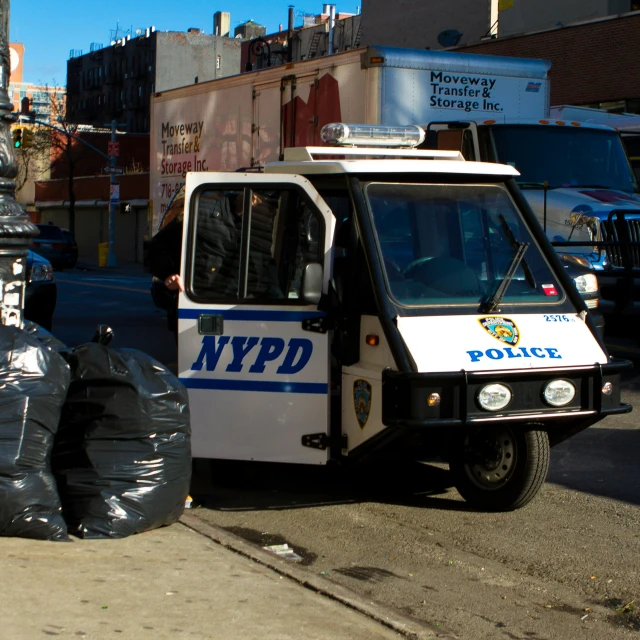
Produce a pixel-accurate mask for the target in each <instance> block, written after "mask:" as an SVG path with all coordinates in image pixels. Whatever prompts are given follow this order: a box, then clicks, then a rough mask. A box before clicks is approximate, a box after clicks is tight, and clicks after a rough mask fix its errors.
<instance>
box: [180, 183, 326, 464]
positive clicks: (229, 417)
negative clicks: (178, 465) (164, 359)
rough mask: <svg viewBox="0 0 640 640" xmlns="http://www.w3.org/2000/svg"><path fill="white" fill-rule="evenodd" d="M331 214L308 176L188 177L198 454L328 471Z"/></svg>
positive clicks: (183, 353)
mask: <svg viewBox="0 0 640 640" xmlns="http://www.w3.org/2000/svg"><path fill="white" fill-rule="evenodd" d="M333 231H334V217H333V215H332V213H331V211H330V209H329V208H328V207H327V205H326V204H325V203H324V201H323V200H322V199H321V198H320V196H319V195H318V193H317V192H316V191H315V189H314V188H313V187H312V186H311V184H310V183H309V182H308V181H307V180H306V179H305V178H302V177H300V176H296V175H278V174H268V175H264V174H252V173H236V174H234V173H189V174H187V182H186V207H185V221H184V232H183V249H182V268H181V275H182V278H183V281H184V283H185V291H184V292H183V293H181V294H180V297H179V310H178V318H179V338H178V353H179V357H178V366H179V376H180V380H181V381H182V382H183V383H184V384H185V385H186V387H187V388H188V389H189V398H190V408H191V424H192V448H193V456H194V457H196V458H223V459H235V460H261V461H272V462H293V463H306V464H309V463H310V464H324V463H326V461H327V455H328V454H327V451H326V450H324V451H323V450H320V449H315V448H310V447H308V446H306V447H305V446H303V445H302V437H303V436H304V435H308V434H328V429H329V370H330V369H329V337H328V334H327V333H326V332H324V333H323V332H321V330H319V326H318V325H319V322H318V319H319V318H321V317H322V315H323V313H322V312H320V311H319V310H318V302H319V299H320V294H321V292H322V291H324V292H326V291H327V290H328V283H329V278H330V268H331V267H330V264H331V261H330V254H329V252H330V246H331V238H332V237H333Z"/></svg>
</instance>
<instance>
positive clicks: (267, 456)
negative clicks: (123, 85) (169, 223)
mask: <svg viewBox="0 0 640 640" xmlns="http://www.w3.org/2000/svg"><path fill="white" fill-rule="evenodd" d="M423 137H424V131H423V130H422V129H420V128H419V127H382V126H369V125H345V124H339V123H338V124H333V125H328V126H327V127H325V129H324V130H323V138H324V140H325V141H326V142H327V143H329V145H331V146H326V147H315V148H292V149H287V150H286V151H285V154H284V160H283V161H281V162H274V163H272V164H267V165H266V167H265V170H264V172H263V173H253V172H242V171H240V172H236V173H210V172H209V173H189V174H187V177H186V191H185V193H186V200H185V216H184V227H183V228H184V231H183V248H182V272H181V275H182V278H183V281H184V283H185V291H184V292H182V293H181V294H180V297H179V309H178V317H179V337H178V344H179V376H180V379H181V381H182V382H183V383H184V384H185V385H186V386H187V387H188V389H189V397H190V407H191V417H192V432H193V433H192V441H193V455H194V457H195V458H217V459H234V460H247V461H248V460H255V461H270V462H285V463H300V464H314V465H322V464H327V463H328V462H330V461H336V460H340V461H351V460H359V459H363V458H365V457H370V456H376V457H378V458H380V460H382V459H384V457H385V455H387V454H389V455H391V454H393V455H394V456H396V458H397V456H398V455H399V454H400V455H406V456H407V458H408V459H409V458H411V459H424V458H421V456H424V455H428V452H431V453H435V454H440V455H442V456H443V457H444V458H445V460H447V461H448V463H449V465H450V469H451V472H452V474H453V478H454V482H455V485H456V487H457V488H458V490H459V492H460V493H461V495H462V496H463V497H464V498H465V499H466V500H467V501H469V502H470V503H472V504H474V505H475V506H477V507H480V508H483V509H489V510H509V509H515V508H518V507H520V506H523V505H524V504H526V503H527V502H528V501H529V500H531V499H532V498H533V497H534V496H535V494H536V493H537V491H538V490H539V489H540V487H541V486H542V484H543V482H544V480H545V478H546V474H547V470H548V466H549V453H550V447H551V446H553V445H555V444H557V443H559V442H561V441H563V440H564V439H566V438H568V437H570V436H572V435H574V434H576V433H578V432H579V431H581V430H583V429H585V428H587V427H589V426H591V425H593V424H594V423H596V422H598V421H599V420H601V419H602V418H604V417H605V416H607V415H612V414H617V413H625V412H628V411H630V410H631V407H630V406H629V405H627V404H622V403H621V400H620V372H621V371H622V370H623V369H624V368H625V367H626V366H627V365H628V364H629V363H627V362H625V361H619V360H614V359H613V358H611V357H609V356H608V354H607V351H606V349H605V347H604V344H603V342H602V339H601V337H600V335H599V333H598V332H597V330H596V328H595V325H594V322H593V319H592V318H591V316H590V315H589V313H588V311H587V309H586V307H585V305H584V302H583V301H582V299H581V297H580V295H579V294H578V292H577V290H576V288H575V286H574V285H573V282H572V281H571V279H570V278H569V277H568V276H567V275H566V274H565V272H564V270H563V269H562V267H561V265H560V263H559V261H558V259H557V257H556V254H555V253H554V250H553V248H552V247H551V245H550V244H549V241H548V240H547V238H546V236H545V234H544V233H543V231H542V229H541V227H540V225H539V223H538V222H537V221H536V218H535V217H534V215H533V213H532V211H531V210H530V208H529V206H528V205H527V203H526V201H525V199H524V198H523V197H522V195H521V193H520V191H519V190H518V188H517V186H516V183H515V180H514V177H515V176H517V175H518V173H517V172H516V170H515V169H514V168H513V167H511V166H506V165H499V164H488V163H482V162H465V161H464V160H463V158H462V156H461V155H460V154H459V153H458V152H456V151H419V150H416V149H414V148H413V147H415V146H417V145H419V144H420V142H421V141H422V140H423Z"/></svg>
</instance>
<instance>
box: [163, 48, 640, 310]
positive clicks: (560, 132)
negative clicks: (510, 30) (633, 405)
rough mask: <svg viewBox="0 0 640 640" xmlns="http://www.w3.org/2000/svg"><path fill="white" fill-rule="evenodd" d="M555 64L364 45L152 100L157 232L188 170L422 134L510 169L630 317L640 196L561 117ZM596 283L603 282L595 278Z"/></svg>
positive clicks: (608, 300) (590, 138)
mask: <svg viewBox="0 0 640 640" xmlns="http://www.w3.org/2000/svg"><path fill="white" fill-rule="evenodd" d="M550 66H551V64H550V63H549V62H548V61H544V60H533V59H521V58H506V57H499V56H486V55H477V54H464V53H455V52H447V51H441V52H439V51H428V50H427V51H422V50H412V49H398V48H387V47H368V48H365V49H361V50H354V51H348V52H344V53H340V54H337V55H333V56H326V57H321V58H314V59H311V60H306V61H302V62H297V63H293V64H287V65H283V66H277V67H271V68H267V69H263V70H260V71H256V72H252V73H244V74H240V75H237V76H231V77H227V78H222V79H219V80H213V81H210V82H206V83H202V84H196V85H190V86H188V87H183V88H179V89H174V90H171V91H166V92H163V93H162V94H155V96H153V97H152V106H151V112H152V126H151V158H152V160H151V198H152V208H153V228H154V230H155V229H157V225H158V222H159V220H160V219H161V217H162V214H163V212H164V211H165V210H166V206H167V203H168V202H169V200H170V199H171V197H172V195H173V194H174V193H175V192H176V190H178V189H180V187H181V186H182V185H183V184H184V181H185V175H186V173H187V172H189V171H236V170H238V169H240V168H245V169H251V170H258V169H260V168H262V167H264V166H265V164H266V163H268V162H272V161H277V160H280V159H282V158H283V154H284V151H285V149H287V148H289V147H303V146H309V145H322V144H324V143H323V141H322V139H321V135H320V133H321V130H322V127H323V126H324V125H326V124H329V123H333V122H344V123H365V124H380V125H411V124H417V125H421V126H423V127H424V128H425V129H426V131H427V136H426V141H425V142H424V143H423V146H425V147H432V148H439V149H458V150H460V151H462V153H463V155H464V156H465V158H466V159H467V160H476V161H490V162H501V163H504V164H509V165H512V166H514V167H515V168H516V169H517V170H518V172H519V174H520V175H519V177H518V178H517V181H518V184H519V186H520V188H521V189H522V190H523V192H524V195H525V198H526V199H527V201H528V203H529V205H530V206H531V207H532V208H533V210H534V212H535V214H536V216H537V218H538V220H539V221H540V224H541V225H542V226H543V228H544V230H545V232H546V234H547V236H548V237H549V239H550V240H551V241H552V242H554V243H555V244H556V248H557V250H558V252H559V254H560V255H561V256H562V257H563V259H565V261H567V263H571V264H573V265H574V266H576V267H578V268H580V269H584V270H585V271H586V272H587V274H588V275H590V277H589V278H586V279H583V281H588V284H587V285H586V286H587V287H588V290H587V291H585V293H593V292H594V291H595V290H597V287H598V281H599V282H600V296H601V303H602V304H603V305H604V308H605V310H607V311H611V310H614V309H615V310H617V311H623V310H630V309H633V307H634V302H635V300H636V298H637V297H638V296H637V295H636V291H635V289H634V282H635V277H636V275H637V273H638V272H640V247H638V246H637V240H638V239H639V238H640V198H639V197H638V195H637V183H636V181H635V177H634V175H633V173H632V171H631V168H630V166H629V162H628V159H627V156H626V155H625V152H624V148H623V145H622V143H621V141H620V137H619V135H618V133H617V131H615V130H614V129H612V128H610V127H607V126H604V125H600V124H591V123H582V122H580V121H562V120H552V119H550V118H549V115H550V111H549V109H550V107H549V103H550V97H549V96H550V86H549V83H550V76H549V71H550ZM595 275H597V279H596V277H595Z"/></svg>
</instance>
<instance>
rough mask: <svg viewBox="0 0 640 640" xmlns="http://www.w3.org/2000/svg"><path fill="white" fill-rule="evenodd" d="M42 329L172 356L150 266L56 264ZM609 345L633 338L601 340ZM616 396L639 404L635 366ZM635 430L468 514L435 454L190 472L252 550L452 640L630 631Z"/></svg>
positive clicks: (638, 505) (639, 540) (602, 429)
mask: <svg viewBox="0 0 640 640" xmlns="http://www.w3.org/2000/svg"><path fill="white" fill-rule="evenodd" d="M57 276H58V282H59V303H58V309H57V311H56V317H55V319H54V334H55V335H56V336H57V337H59V338H60V339H62V340H63V341H65V342H67V344H70V345H75V344H79V343H81V342H84V341H86V340H88V339H89V338H90V337H91V335H92V334H93V330H94V327H95V325H96V324H97V323H99V322H105V323H109V324H111V325H112V326H113V328H114V330H115V333H116V339H115V341H114V343H113V346H121V347H134V348H140V349H142V350H144V351H147V352H148V353H150V354H152V355H154V356H155V357H156V358H158V359H159V360H161V361H164V362H166V363H169V364H170V365H175V345H174V344H173V338H172V336H171V334H169V333H168V332H167V330H166V327H165V323H164V317H163V315H162V313H160V312H159V311H157V310H156V309H155V308H154V307H153V305H152V303H151V300H150V296H149V294H148V284H149V278H148V276H144V275H142V274H134V275H122V274H120V275H119V274H117V273H115V274H103V273H95V272H93V273H92V272H85V273H81V272H78V271H74V272H63V273H61V274H57ZM607 341H608V342H609V343H610V344H612V345H614V346H613V348H612V353H614V354H615V355H621V356H626V357H638V361H639V362H640V352H638V351H637V349H636V347H635V344H634V343H633V342H632V341H630V340H627V339H623V338H620V337H619V336H615V335H614V336H608V337H607ZM623 398H624V400H626V401H628V402H631V403H632V404H635V405H636V406H639V407H640V367H636V369H635V370H634V371H633V372H632V373H631V374H629V375H628V376H627V377H626V378H625V384H624V393H623ZM639 454H640V427H639V426H638V419H637V413H635V412H634V413H631V414H628V415H623V416H615V417H610V418H607V419H606V420H605V421H603V422H601V423H600V425H599V426H596V427H592V428H590V429H588V430H587V431H585V432H583V433H581V434H579V435H577V436H575V437H573V438H571V439H570V440H568V441H566V442H564V443H562V444H561V445H559V446H558V447H556V448H554V449H553V452H552V464H551V470H550V473H549V478H548V482H547V484H546V485H545V486H544V488H543V490H542V491H541V493H540V494H539V496H538V497H537V498H536V499H535V500H534V501H533V502H532V503H531V504H529V505H528V506H527V507H525V508H523V509H521V510H519V511H516V512H513V513H506V514H487V513H480V512H474V511H473V510H471V509H469V508H468V507H467V505H466V504H465V503H464V502H463V501H462V500H461V498H460V497H459V496H458V494H457V492H456V490H455V489H453V488H452V487H451V486H450V480H449V474H448V471H447V470H446V467H445V466H443V465H438V464H435V463H430V464H422V463H412V464H409V465H408V464H406V463H405V464H401V465H400V464H399V465H391V464H389V465H387V466H385V467H384V468H379V467H357V468H355V469H353V470H350V471H340V470H335V469H334V470H332V469H322V468H312V469H311V468H298V467H291V466H280V465H259V464H252V465H247V464H241V463H220V462H218V463H214V464H212V465H211V466H210V467H209V468H207V469H203V470H202V469H201V470H200V471H199V474H198V477H197V478H196V481H197V485H198V486H197V487H196V489H198V491H197V495H198V498H199V499H200V502H201V504H202V506H201V508H199V509H197V510H196V511H194V513H197V514H198V515H199V517H201V518H203V519H205V520H207V521H209V522H211V523H213V524H215V525H217V526H221V527H223V528H226V529H227V530H229V531H231V532H233V533H236V534H238V535H240V536H242V537H243V538H245V539H247V540H250V541H252V542H255V543H257V544H259V545H261V546H263V545H268V544H277V543H282V542H287V543H289V544H290V545H291V546H292V547H293V548H294V549H295V550H296V551H297V552H298V553H299V554H300V555H301V556H302V557H303V564H304V565H305V566H307V567H308V568H309V570H310V571H313V572H318V573H322V574H326V575H327V576H328V577H329V578H331V579H333V580H335V581H337V582H339V583H341V584H344V585H347V586H349V587H350V588H352V589H354V590H356V591H358V592H360V593H362V594H364V595H366V596H367V597H370V598H371V599H372V600H377V601H380V602H384V603H385V604H387V605H390V606H393V607H396V608H398V609H401V610H403V611H404V612H406V613H409V614H410V615H413V616H415V617H417V618H420V619H424V620H427V621H429V622H432V623H438V624H440V625H441V626H442V628H443V629H446V630H449V631H452V632H454V633H456V634H457V635H459V636H460V637H461V638H473V639H474V640H483V639H487V640H489V639H492V640H493V639H496V638H500V639H501V638H505V639H507V638H508V639H511V640H515V639H521V640H575V639H582V638H584V639H593V640H601V639H604V638H607V639H609V638H638V637H640V616H639V615H638V611H639V610H640V609H638V607H640V464H639V463H638V458H639Z"/></svg>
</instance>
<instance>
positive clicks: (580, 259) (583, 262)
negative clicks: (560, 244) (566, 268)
mask: <svg viewBox="0 0 640 640" xmlns="http://www.w3.org/2000/svg"><path fill="white" fill-rule="evenodd" d="M558 257H559V258H560V259H561V260H566V261H567V262H573V263H575V264H579V265H580V266H581V267H587V269H588V268H590V267H591V263H590V262H589V261H588V260H587V259H586V258H585V257H584V256H576V255H573V254H572V253H559V254H558Z"/></svg>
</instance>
